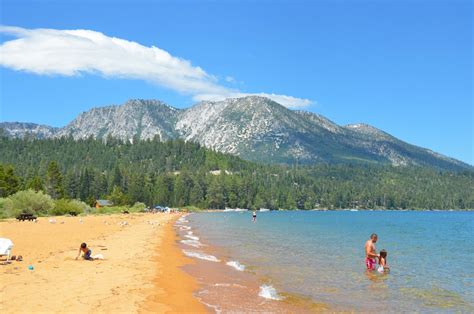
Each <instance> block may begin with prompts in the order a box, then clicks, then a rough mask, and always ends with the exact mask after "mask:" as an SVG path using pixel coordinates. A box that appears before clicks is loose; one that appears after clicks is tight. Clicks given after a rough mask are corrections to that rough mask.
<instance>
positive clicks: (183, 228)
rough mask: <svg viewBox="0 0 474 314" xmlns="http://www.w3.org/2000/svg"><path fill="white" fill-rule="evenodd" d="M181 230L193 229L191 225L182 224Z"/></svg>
mask: <svg viewBox="0 0 474 314" xmlns="http://www.w3.org/2000/svg"><path fill="white" fill-rule="evenodd" d="M179 230H191V227H190V226H180V227H179Z"/></svg>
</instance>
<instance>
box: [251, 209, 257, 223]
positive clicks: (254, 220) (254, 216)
mask: <svg viewBox="0 0 474 314" xmlns="http://www.w3.org/2000/svg"><path fill="white" fill-rule="evenodd" d="M252 221H253V222H256V221H257V212H256V211H255V210H254V211H253V213H252Z"/></svg>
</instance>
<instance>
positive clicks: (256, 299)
mask: <svg viewBox="0 0 474 314" xmlns="http://www.w3.org/2000/svg"><path fill="white" fill-rule="evenodd" d="M185 221H186V222H187V220H185ZM178 222H179V220H178ZM175 229H176V232H177V233H178V235H179V239H180V240H181V241H179V242H177V245H178V246H179V248H180V251H183V250H184V251H187V252H188V253H197V254H196V255H195V256H193V258H192V259H193V263H191V264H187V265H185V266H184V267H183V269H184V270H185V271H186V273H188V274H190V275H191V276H193V277H194V278H196V279H197V281H198V283H199V291H197V292H196V297H197V298H198V299H199V300H200V302H201V303H204V304H205V305H207V306H208V307H209V308H210V309H213V310H214V311H215V312H217V313H219V312H224V313H225V312H239V311H242V309H245V311H247V312H262V311H263V312H266V313H315V312H316V313H319V312H327V311H330V306H329V305H328V304H324V303H318V302H316V301H315V300H313V299H311V298H309V297H307V296H302V295H297V294H291V293H287V292H285V291H280V290H275V288H274V287H273V286H272V280H271V278H264V277H262V276H261V275H260V274H259V273H258V271H257V270H256V269H255V268H254V267H253V266H251V265H241V264H240V263H239V261H238V260H236V259H233V258H231V256H230V254H229V252H228V251H227V249H226V248H225V247H218V246H215V245H211V244H209V243H208V242H207V241H204V242H201V240H202V239H201V238H202V235H201V234H199V232H194V230H193V229H192V228H191V227H190V226H189V225H187V224H185V223H179V224H176V225H175ZM190 238H193V240H191V242H186V241H190V240H189V239H190ZM183 241H185V242H184V243H183ZM186 243H187V244H186ZM196 246H197V247H196ZM229 263H230V264H229ZM239 266H240V267H243V268H242V269H239ZM263 290H264V291H263Z"/></svg>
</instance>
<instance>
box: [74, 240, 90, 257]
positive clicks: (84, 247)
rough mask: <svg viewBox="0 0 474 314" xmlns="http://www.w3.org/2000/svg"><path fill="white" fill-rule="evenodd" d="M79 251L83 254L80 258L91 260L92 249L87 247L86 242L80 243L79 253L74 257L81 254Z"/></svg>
mask: <svg viewBox="0 0 474 314" xmlns="http://www.w3.org/2000/svg"><path fill="white" fill-rule="evenodd" d="M81 252H82V253H84V255H82V258H83V259H85V260H87V261H93V260H94V258H93V257H92V256H91V255H92V250H91V249H89V248H88V247H87V244H86V243H84V242H83V243H81V246H80V247H79V253H78V254H77V257H76V259H78V258H79V256H81Z"/></svg>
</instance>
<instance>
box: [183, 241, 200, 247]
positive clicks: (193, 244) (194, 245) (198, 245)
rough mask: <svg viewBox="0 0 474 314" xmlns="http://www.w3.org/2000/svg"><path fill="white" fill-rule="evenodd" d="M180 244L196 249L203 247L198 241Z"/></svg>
mask: <svg viewBox="0 0 474 314" xmlns="http://www.w3.org/2000/svg"><path fill="white" fill-rule="evenodd" d="M180 242H181V243H183V244H186V245H189V246H192V247H195V248H199V247H201V246H203V245H202V243H201V242H199V241H196V240H181V241H180Z"/></svg>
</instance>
